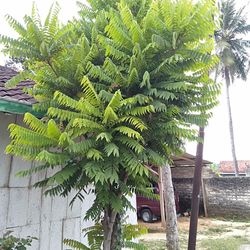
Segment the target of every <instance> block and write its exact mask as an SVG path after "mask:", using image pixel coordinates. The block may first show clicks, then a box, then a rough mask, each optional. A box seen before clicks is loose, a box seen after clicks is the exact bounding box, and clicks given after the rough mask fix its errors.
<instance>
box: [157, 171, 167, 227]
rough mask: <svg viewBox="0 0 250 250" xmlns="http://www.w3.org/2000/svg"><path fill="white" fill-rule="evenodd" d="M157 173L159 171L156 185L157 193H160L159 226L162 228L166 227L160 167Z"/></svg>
mask: <svg viewBox="0 0 250 250" xmlns="http://www.w3.org/2000/svg"><path fill="white" fill-rule="evenodd" d="M158 173H159V181H158V186H159V193H160V208H161V226H162V227H163V228H166V215H165V204H164V188H163V183H162V168H161V167H159V168H158Z"/></svg>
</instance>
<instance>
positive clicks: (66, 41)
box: [0, 0, 219, 222]
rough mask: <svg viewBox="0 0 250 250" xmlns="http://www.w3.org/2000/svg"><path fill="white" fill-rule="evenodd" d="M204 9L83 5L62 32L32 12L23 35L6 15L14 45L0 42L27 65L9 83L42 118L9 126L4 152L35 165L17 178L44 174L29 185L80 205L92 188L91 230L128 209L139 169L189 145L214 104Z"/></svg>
mask: <svg viewBox="0 0 250 250" xmlns="http://www.w3.org/2000/svg"><path fill="white" fill-rule="evenodd" d="M213 2H214V1H212V0H207V1H199V2H197V3H193V2H192V1H186V0H185V1H184V0H180V1H170V0H163V1H160V0H157V1H150V0H137V1H124V0H121V1H114V2H113V1H109V2H108V3H109V4H107V6H106V7H105V8H102V7H101V6H102V4H104V1H90V2H89V3H90V7H87V6H85V5H83V4H79V5H80V7H81V10H80V18H79V19H74V20H72V22H70V23H68V24H67V25H65V26H60V25H59V22H58V18H57V10H53V9H52V10H51V11H50V14H49V15H48V18H47V19H46V20H47V21H46V22H45V23H44V24H41V22H40V21H39V18H38V14H37V12H36V10H35V9H34V8H33V13H32V17H25V18H24V20H25V25H26V26H25V27H23V26H20V24H19V23H18V22H16V21H14V20H13V19H12V18H10V17H8V20H11V21H9V22H10V24H11V26H12V27H13V28H14V29H15V30H16V31H17V32H18V34H19V36H20V37H19V38H17V39H13V38H9V37H5V36H1V37H0V40H1V42H2V43H4V44H5V46H6V47H5V50H4V51H5V53H8V54H9V55H11V56H14V57H22V58H26V63H27V67H26V69H25V70H24V71H22V72H21V73H20V74H19V75H18V76H17V77H15V78H14V79H12V80H10V82H9V83H8V85H9V86H12V85H14V84H16V83H17V82H18V81H20V80H22V79H27V78H29V79H32V80H34V81H35V86H34V88H33V89H32V90H30V91H29V93H30V94H31V95H33V96H34V97H35V98H36V99H37V100H38V103H37V104H36V105H35V106H34V108H35V109H39V110H43V111H44V112H45V113H46V114H45V116H44V118H43V119H41V120H40V119H37V118H36V117H34V116H32V115H31V114H26V115H25V117H24V122H25V123H26V125H27V126H28V128H26V127H22V126H18V125H15V124H12V125H10V133H11V143H10V145H9V146H8V147H7V149H6V151H7V152H8V153H10V154H13V155H18V156H21V157H23V158H25V159H28V160H33V161H37V162H39V164H38V165H36V166H34V167H33V168H31V169H30V170H27V171H23V172H21V173H20V175H27V174H32V173H34V172H37V171H45V170H47V169H50V168H53V169H54V170H55V174H53V175H52V176H48V177H47V178H46V179H44V180H42V181H40V182H38V183H36V184H35V186H36V187H46V188H47V191H46V193H48V194H51V195H63V196H66V195H68V193H69V192H70V191H71V190H72V189H76V190H77V191H78V192H77V195H76V197H79V198H81V199H83V196H84V192H83V191H84V190H86V187H88V186H89V185H90V184H94V185H93V188H91V190H92V192H94V193H95V195H96V198H95V201H94V204H93V206H92V207H91V209H90V210H89V211H88V212H87V214H86V218H92V219H93V220H95V221H96V222H99V220H100V219H101V218H103V212H107V213H109V215H111V214H112V213H113V212H116V213H120V212H122V211H124V209H126V208H128V207H130V203H129V202H128V200H127V198H126V195H129V194H131V193H132V192H135V191H136V192H141V193H143V192H145V186H146V184H147V183H148V180H149V179H150V176H149V174H148V170H147V168H146V167H145V165H146V164H148V165H150V164H154V165H163V164H165V162H166V161H167V160H170V156H171V154H173V153H175V152H176V151H178V150H180V148H181V147H182V144H183V141H184V140H185V139H189V140H194V139H196V131H195V130H193V129H192V125H194V124H196V125H201V126H203V125H204V124H206V123H207V120H208V118H209V117H210V116H211V109H212V108H213V107H214V106H215V105H216V103H217V95H218V93H219V86H217V85H216V84H215V83H214V82H213V81H212V80H211V79H210V78H209V71H210V70H211V69H213V67H214V66H215V65H216V63H218V58H217V57H216V56H214V55H213V54H212V51H213V49H214V41H213V36H212V35H213V34H214V30H215V29H216V25H215V22H214V15H215V12H216V8H215V7H214V3H213ZM56 9H57V7H56ZM51 13H54V14H51ZM52 17H53V18H52ZM37 19H38V20H37ZM52 20H53V21H52ZM30 27H31V28H30ZM50 30H51V31H50ZM28 36H29V39H28V40H27V37H28ZM27 43H28V44H27Z"/></svg>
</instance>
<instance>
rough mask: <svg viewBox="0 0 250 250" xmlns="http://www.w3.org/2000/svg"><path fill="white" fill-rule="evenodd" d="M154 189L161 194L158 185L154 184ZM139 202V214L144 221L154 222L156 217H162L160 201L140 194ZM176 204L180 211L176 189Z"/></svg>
mask: <svg viewBox="0 0 250 250" xmlns="http://www.w3.org/2000/svg"><path fill="white" fill-rule="evenodd" d="M153 191H154V193H155V194H159V188H158V185H157V184H156V185H153ZM136 203H137V215H138V218H141V219H142V220H143V221H144V222H152V221H153V220H154V219H159V218H160V217H161V209H160V201H159V200H154V199H149V198H145V197H143V196H141V195H139V194H137V195H136ZM175 206H176V212H177V213H178V211H179V195H178V193H177V192H176V191H175Z"/></svg>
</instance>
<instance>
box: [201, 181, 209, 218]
mask: <svg viewBox="0 0 250 250" xmlns="http://www.w3.org/2000/svg"><path fill="white" fill-rule="evenodd" d="M201 188H202V198H203V207H204V214H205V217H208V212H207V191H206V187H205V184H204V180H203V177H201Z"/></svg>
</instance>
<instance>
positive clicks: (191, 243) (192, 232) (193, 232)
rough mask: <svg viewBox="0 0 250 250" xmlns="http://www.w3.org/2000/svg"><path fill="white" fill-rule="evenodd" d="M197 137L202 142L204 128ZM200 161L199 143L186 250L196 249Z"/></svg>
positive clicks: (201, 152)
mask: <svg viewBox="0 0 250 250" xmlns="http://www.w3.org/2000/svg"><path fill="white" fill-rule="evenodd" d="M199 137H200V138H201V139H202V140H204V128H201V127H200V129H199ZM202 159H203V142H199V143H198V144H197V150H196V158H195V169H194V178H193V192H192V202H191V218H190V225H189V240H188V250H195V248H196V236H197V223H198V215H199V204H200V195H199V194H200V189H201V174H202V161H203V160H202Z"/></svg>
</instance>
